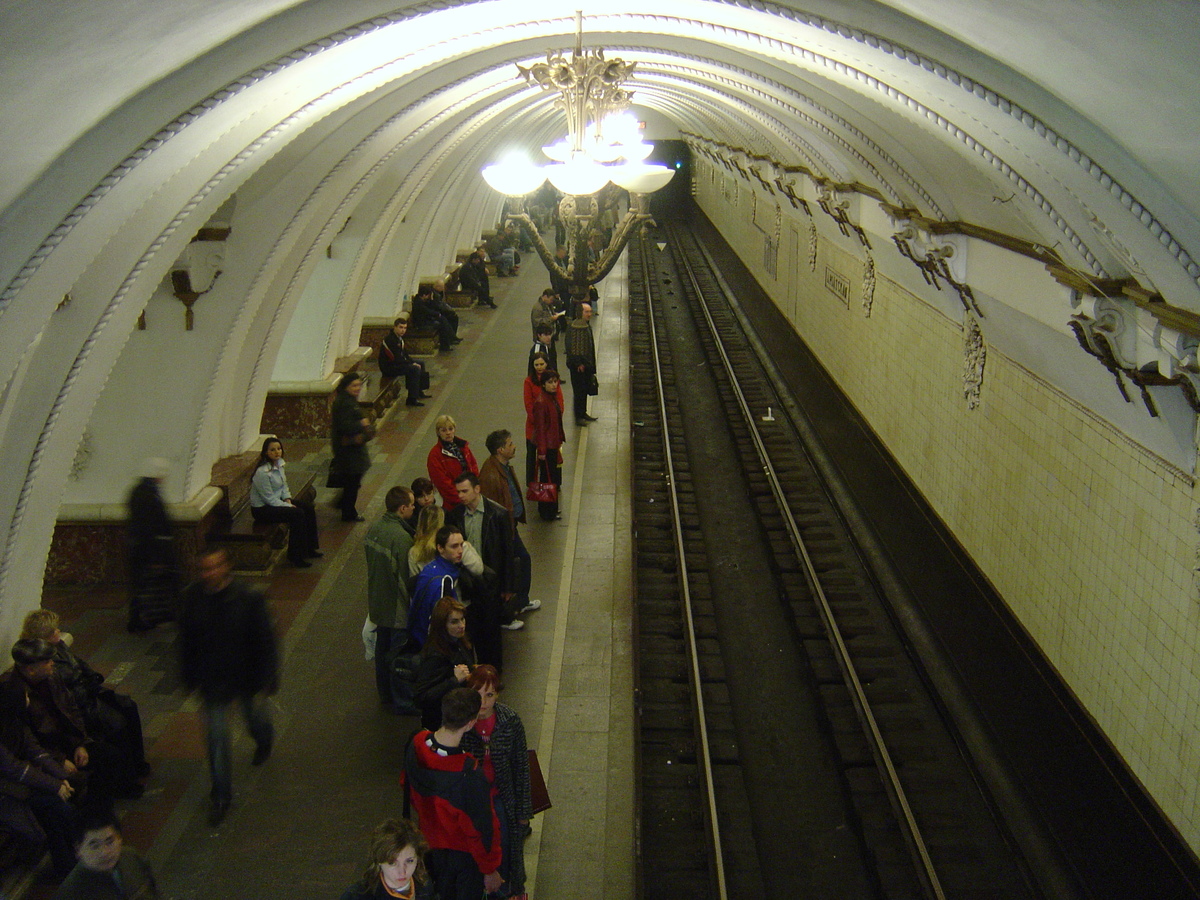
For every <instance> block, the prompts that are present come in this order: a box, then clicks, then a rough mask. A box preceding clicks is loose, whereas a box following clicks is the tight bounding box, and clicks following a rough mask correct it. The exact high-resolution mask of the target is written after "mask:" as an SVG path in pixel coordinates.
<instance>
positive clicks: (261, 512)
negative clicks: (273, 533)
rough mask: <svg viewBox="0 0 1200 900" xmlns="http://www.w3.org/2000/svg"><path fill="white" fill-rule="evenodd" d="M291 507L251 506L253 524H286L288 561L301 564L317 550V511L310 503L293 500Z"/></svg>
mask: <svg viewBox="0 0 1200 900" xmlns="http://www.w3.org/2000/svg"><path fill="white" fill-rule="evenodd" d="M292 503H293V504H294V505H292V506H252V507H250V515H252V516H253V517H254V521H255V522H286V523H287V527H288V553H287V555H288V559H290V560H291V561H292V562H303V561H304V560H306V559H308V557H309V556H310V555H312V552H313V551H314V550H316V549H317V547H318V543H317V511H316V510H315V509H313V508H312V504H311V503H304V502H303V501H297V500H293V501H292Z"/></svg>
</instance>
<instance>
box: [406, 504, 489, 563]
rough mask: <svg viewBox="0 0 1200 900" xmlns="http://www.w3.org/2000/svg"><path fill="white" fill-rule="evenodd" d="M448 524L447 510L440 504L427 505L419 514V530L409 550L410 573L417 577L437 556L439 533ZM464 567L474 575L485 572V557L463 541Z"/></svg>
mask: <svg viewBox="0 0 1200 900" xmlns="http://www.w3.org/2000/svg"><path fill="white" fill-rule="evenodd" d="M445 524H446V511H445V510H444V509H442V508H441V507H440V506H427V507H425V508H424V509H423V510H421V512H420V513H419V514H418V515H417V531H416V534H415V535H413V545H412V549H410V550H409V551H408V575H409V577H410V578H416V577H417V576H418V575H420V574H421V570H422V569H423V568H425V566H427V565H429V563H430V562H431V561H432V560H433V558H434V557H435V556H437V533H438V529H440V528H441V527H442V526H443V525H445ZM462 565H463V568H464V569H466V570H467V571H468V572H470V573H471V574H472V575H482V574H483V557H481V556H480V555H479V550H478V549H476V548H475V547H472V546H471V542H470V541H463V558H462Z"/></svg>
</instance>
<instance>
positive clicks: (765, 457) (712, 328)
mask: <svg viewBox="0 0 1200 900" xmlns="http://www.w3.org/2000/svg"><path fill="white" fill-rule="evenodd" d="M666 231H667V239H668V240H669V241H670V242H671V243H672V244H673V245H674V246H676V247H679V248H680V250H681V252H680V253H678V254H677V258H678V260H679V263H680V266H681V268H682V270H683V272H684V274H685V275H686V276H687V278H688V281H689V282H690V283H691V287H692V292H693V294H694V296H695V299H696V301H697V302H698V308H699V310H700V311H701V312H702V313H703V314H704V320H705V322H706V323H707V324H708V328H709V333H710V334H711V335H712V338H713V343H714V345H715V346H716V349H717V353H718V354H719V355H720V357H721V362H722V365H723V366H724V368H725V373H726V375H727V376H728V378H729V384H730V387H731V389H732V391H733V395H734V397H735V398H737V403H738V406H739V408H740V410H741V413H742V416H743V417H744V419H745V421H746V425H747V428H748V431H749V432H750V435H751V438H752V439H753V441H754V446H755V450H756V451H757V453H758V457H759V462H760V463H761V465H762V469H763V473H764V475H765V476H766V478H767V481H768V482H769V484H770V485H771V491H772V493H773V494H774V495H775V500H776V503H777V504H778V506H779V510H780V513H781V514H782V516H783V519H784V521H785V522H786V524H787V530H788V536H789V537H790V539H791V541H792V545H793V546H794V548H795V550H796V553H797V555H798V557H799V558H800V561H801V562H802V563H803V565H804V574H805V578H806V579H807V580H808V583H809V587H810V589H811V590H812V592H813V596H814V597H815V598H816V601H817V609H818V610H819V612H820V614H821V620H822V622H823V624H824V625H825V630H826V633H827V636H828V638H829V641H830V643H831V645H832V646H833V650H834V657H835V659H836V660H837V663H838V667H839V668H840V669H841V671H842V676H843V678H844V679H845V681H846V685H847V687H848V688H849V689H850V691H849V693H850V699H851V701H852V702H853V703H854V707H855V710H856V711H857V712H858V716H859V719H860V721H861V722H862V725H863V727H864V729H865V731H866V732H867V738H868V743H869V744H870V746H871V752H872V754H873V755H874V756H875V759H876V762H877V764H878V766H879V769H880V770H881V772H882V773H883V775H884V776H885V777H884V778H883V784H884V787H885V789H886V790H887V792H888V796H889V797H890V799H891V801H892V804H893V806H894V808H895V810H896V813H897V816H898V818H899V819H900V826H901V829H902V831H903V833H904V837H905V841H906V842H907V843H908V846H909V850H910V851H911V853H912V856H913V862H914V863H915V865H916V869H917V875H918V877H919V878H920V880H921V884H922V887H923V888H924V889H925V893H926V895H927V896H928V897H930V898H936V900H945V896H946V895H945V893H944V892H943V891H942V886H941V881H940V880H939V878H938V876H937V872H936V870H935V869H934V866H933V860H932V859H931V858H930V855H929V848H928V847H927V846H926V844H925V840H924V838H923V837H922V836H921V830H920V828H919V827H918V825H917V822H916V818H915V817H914V815H913V812H912V807H911V806H910V805H909V802H908V798H907V796H906V795H905V792H904V787H903V785H902V784H901V783H900V776H899V773H898V772H897V771H896V767H895V764H894V763H893V762H892V758H891V754H890V753H888V749H887V746H886V745H885V743H884V739H883V734H882V732H881V731H880V729H879V725H878V723H877V722H876V720H875V715H874V713H873V712H872V711H871V705H870V701H869V700H868V699H867V695H866V691H865V690H864V689H863V686H862V681H861V680H860V679H859V677H858V672H857V670H856V669H855V668H854V663H853V662H852V661H851V659H850V653H849V650H848V649H847V648H846V644H845V641H844V640H843V639H842V634H841V630H840V629H839V628H838V626H837V622H836V620H835V619H834V616H833V608H832V607H831V606H830V603H829V600H828V598H827V597H826V596H825V591H824V589H823V588H822V587H821V581H820V578H819V577H818V575H817V570H816V566H814V565H813V562H812V558H811V557H810V556H809V553H808V548H807V547H806V546H805V543H804V538H803V537H802V536H801V534H800V528H799V526H798V525H797V524H796V520H795V518H794V517H793V516H792V511H791V509H790V507H789V506H788V503H787V498H786V495H785V494H784V492H783V488H782V487H781V485H780V483H779V479H778V478H777V476H776V474H775V469H774V467H773V465H772V463H771V456H770V454H769V453H768V452H767V447H766V444H765V442H764V441H763V439H762V435H761V434H760V433H759V430H758V423H757V422H756V420H755V418H754V415H753V413H752V412H751V410H750V405H749V404H748V403H747V402H746V397H745V395H744V394H743V392H742V389H741V386H740V385H739V384H738V379H737V373H736V372H735V371H734V369H733V365H732V363H731V362H730V360H729V356H728V354H726V352H725V348H724V346H723V345H722V343H721V339H720V336H719V335H718V333H717V327H716V323H715V322H714V321H713V318H712V314H711V313H710V312H709V309H708V301H707V299H706V298H705V296H704V291H703V290H701V288H700V284H699V282H698V280H697V278H696V274H695V271H694V270H693V268H692V264H691V262H690V261H689V260H688V259H687V256H686V254H685V253H684V252H682V246H681V244H680V243H679V241H678V233H679V230H678V229H677V228H676V227H675V226H674V225H668V226H667V228H666ZM710 264H711V263H710ZM727 299H728V298H727Z"/></svg>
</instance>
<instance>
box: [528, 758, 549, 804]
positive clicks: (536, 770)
mask: <svg viewBox="0 0 1200 900" xmlns="http://www.w3.org/2000/svg"><path fill="white" fill-rule="evenodd" d="M529 802H530V804H531V806H532V808H533V813H534V815H536V814H537V813H540V812H545V811H546V810H548V809H549V808H550V807H551V806H552V805H553V804H552V803H551V802H550V792H549V791H547V790H546V779H545V778H544V777H543V776H542V767H541V766H540V765H539V764H538V758H537V751H536V750H534V749H533V748H532V747H530V748H529Z"/></svg>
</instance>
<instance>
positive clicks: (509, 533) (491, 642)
mask: <svg viewBox="0 0 1200 900" xmlns="http://www.w3.org/2000/svg"><path fill="white" fill-rule="evenodd" d="M454 488H455V490H457V491H458V499H459V501H460V502H459V504H458V506H456V507H454V509H452V510H450V512H448V513H446V523H447V524H448V525H457V526H458V527H459V528H461V529H462V532H463V538H464V539H466V540H468V541H470V542H471V546H472V547H474V548H476V549H477V550H478V551H479V555H480V556H482V557H483V564H484V566H486V567H487V569H490V570H491V571H492V572H493V573H494V579H493V580H492V581H491V582H490V583H487V582H486V581H485V584H484V585H483V589H482V591H480V596H478V597H477V598H473V599H474V601H475V602H473V603H472V604H471V605H470V607H468V609H467V628H468V630H469V631H470V634H471V641H472V643H474V644H475V652H476V653H477V654H478V655H479V661H480V662H481V663H490V664H491V665H493V666H495V667H496V668H497V669H502V668H503V666H504V651H503V646H502V644H501V641H500V629H502V628H507V629H508V630H509V631H516V630H518V629H519V628H521V627H523V626H524V624H525V623H524V622H522V621H521V620H520V619H518V618H516V617H514V616H513V613H512V608H511V604H512V601H513V597H514V596H515V595H516V592H515V590H514V586H513V585H514V579H513V568H514V567H513V524H512V517H511V516H509V514H508V510H506V509H505V508H504V507H503V506H501V505H500V504H499V503H496V502H495V501H492V500H489V499H488V498H487V497H485V496H483V494H482V493H480V491H479V476H477V475H476V474H475V473H474V472H464V473H463V474H461V475H459V476H458V477H457V478H456V479H454ZM487 569H485V573H486V571H487Z"/></svg>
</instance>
